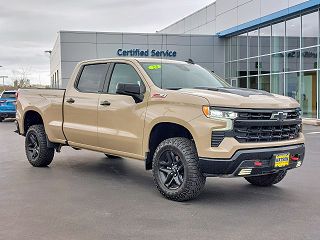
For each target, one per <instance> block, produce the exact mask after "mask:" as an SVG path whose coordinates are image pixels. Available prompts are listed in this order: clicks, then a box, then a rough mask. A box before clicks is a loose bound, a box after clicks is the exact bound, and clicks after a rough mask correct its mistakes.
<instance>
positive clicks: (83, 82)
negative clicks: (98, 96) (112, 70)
mask: <svg viewBox="0 0 320 240" xmlns="http://www.w3.org/2000/svg"><path fill="white" fill-rule="evenodd" d="M107 71H108V64H92V65H86V66H84V68H83V70H82V73H81V76H80V78H79V81H78V86H77V89H78V90H79V91H81V92H90V93H97V92H99V88H100V86H101V83H103V82H104V80H105V78H106V75H107Z"/></svg>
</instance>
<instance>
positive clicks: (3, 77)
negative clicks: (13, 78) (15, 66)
mask: <svg viewBox="0 0 320 240" xmlns="http://www.w3.org/2000/svg"><path fill="white" fill-rule="evenodd" d="M1 67H3V66H1V65H0V68H1ZM0 78H2V86H3V88H4V79H5V78H8V76H0Z"/></svg>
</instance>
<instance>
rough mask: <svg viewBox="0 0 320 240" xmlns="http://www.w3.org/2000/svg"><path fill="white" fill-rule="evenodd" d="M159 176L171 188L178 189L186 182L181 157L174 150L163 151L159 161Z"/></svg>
mask: <svg viewBox="0 0 320 240" xmlns="http://www.w3.org/2000/svg"><path fill="white" fill-rule="evenodd" d="M158 174H159V178H160V180H161V182H162V184H163V185H164V186H165V187H166V188H168V189H169V190H176V189H178V188H179V187H181V185H182V184H183V182H184V176H185V173H184V167H183V163H182V161H181V158H180V157H179V155H178V154H177V153H175V152H174V151H172V150H167V151H165V152H163V153H162V154H161V156H160V161H159V171H158Z"/></svg>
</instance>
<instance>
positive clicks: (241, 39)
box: [238, 33, 248, 59]
mask: <svg viewBox="0 0 320 240" xmlns="http://www.w3.org/2000/svg"><path fill="white" fill-rule="evenodd" d="M247 41H248V38H247V33H244V34H241V35H240V36H238V56H239V59H243V58H247V57H248V53H247V52H248V42H247Z"/></svg>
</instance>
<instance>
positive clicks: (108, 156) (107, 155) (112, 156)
mask: <svg viewBox="0 0 320 240" xmlns="http://www.w3.org/2000/svg"><path fill="white" fill-rule="evenodd" d="M104 155H106V157H107V158H109V159H116V158H119V157H118V156H114V155H110V154H106V153H105V154H104Z"/></svg>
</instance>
